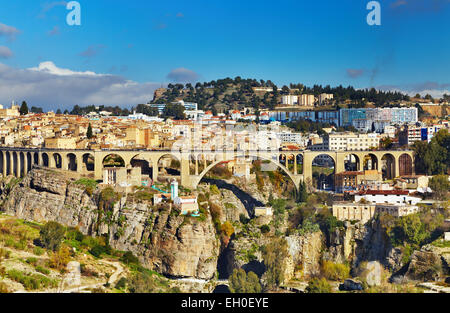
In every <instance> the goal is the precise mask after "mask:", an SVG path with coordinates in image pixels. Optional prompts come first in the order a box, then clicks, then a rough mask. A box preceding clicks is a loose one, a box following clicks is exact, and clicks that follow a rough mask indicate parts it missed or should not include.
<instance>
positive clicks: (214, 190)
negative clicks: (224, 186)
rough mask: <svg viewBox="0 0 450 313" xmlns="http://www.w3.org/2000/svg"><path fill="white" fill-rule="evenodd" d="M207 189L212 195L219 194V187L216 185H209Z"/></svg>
mask: <svg viewBox="0 0 450 313" xmlns="http://www.w3.org/2000/svg"><path fill="white" fill-rule="evenodd" d="M209 191H210V192H211V194H213V195H220V190H219V188H217V186H216V185H211V186H210V187H209Z"/></svg>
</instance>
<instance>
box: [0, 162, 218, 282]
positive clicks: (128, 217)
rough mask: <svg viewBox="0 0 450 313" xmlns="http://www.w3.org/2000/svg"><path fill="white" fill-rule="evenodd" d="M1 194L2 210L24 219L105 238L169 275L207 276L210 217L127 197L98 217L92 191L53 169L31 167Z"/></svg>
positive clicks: (212, 240) (213, 260) (213, 262)
mask: <svg viewBox="0 0 450 313" xmlns="http://www.w3.org/2000/svg"><path fill="white" fill-rule="evenodd" d="M2 196H3V197H4V203H3V211H4V212H5V213H7V214H10V215H14V216H16V217H18V218H21V219H25V220H33V221H37V222H46V221H56V222H58V223H61V224H63V225H66V226H70V227H78V228H79V230H80V231H81V232H82V233H84V234H86V235H93V236H95V235H105V234H107V235H108V236H109V242H110V245H111V246H112V247H113V248H115V249H118V250H123V251H132V252H133V254H135V255H136V256H138V257H139V259H140V261H141V262H142V263H143V265H144V266H146V267H148V268H150V269H154V270H156V271H158V272H159V273H162V274H165V275H169V276H174V277H195V278H200V279H210V278H212V277H213V276H214V275H215V272H216V267H217V258H218V254H219V242H218V240H217V238H216V232H215V229H214V226H213V224H212V221H211V217H210V216H206V218H205V219H204V220H199V219H194V218H185V217H183V216H179V213H178V212H177V211H175V210H173V209H171V208H170V207H159V208H154V207H152V206H150V205H148V204H146V203H135V202H134V201H129V200H127V198H126V197H125V198H122V199H121V201H119V202H118V203H116V204H115V205H114V208H113V210H112V212H111V216H110V217H109V218H108V219H106V218H105V216H104V214H103V216H102V217H101V218H100V221H99V211H98V205H97V198H98V194H95V193H94V195H92V196H89V195H88V194H87V193H86V192H85V189H84V187H83V186H80V185H77V184H75V183H73V182H71V181H69V180H68V179H67V178H66V177H65V176H64V174H61V173H59V172H56V171H49V170H41V169H34V170H33V171H32V172H30V173H29V175H27V176H26V177H25V178H24V179H23V181H22V182H20V183H18V184H16V185H15V186H14V187H13V188H12V190H11V192H10V193H9V196H7V197H6V196H5V195H2Z"/></svg>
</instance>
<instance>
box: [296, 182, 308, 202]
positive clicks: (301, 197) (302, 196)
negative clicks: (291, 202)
mask: <svg viewBox="0 0 450 313" xmlns="http://www.w3.org/2000/svg"><path fill="white" fill-rule="evenodd" d="M307 201H308V190H307V187H306V183H305V182H304V181H302V182H301V183H300V186H299V188H298V196H297V202H299V203H303V202H307Z"/></svg>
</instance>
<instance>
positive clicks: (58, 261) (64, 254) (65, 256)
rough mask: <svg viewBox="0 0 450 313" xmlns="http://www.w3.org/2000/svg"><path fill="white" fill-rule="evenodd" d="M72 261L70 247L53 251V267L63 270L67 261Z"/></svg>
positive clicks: (51, 262) (51, 260) (51, 265)
mask: <svg viewBox="0 0 450 313" xmlns="http://www.w3.org/2000/svg"><path fill="white" fill-rule="evenodd" d="M69 261H70V250H69V248H68V247H63V248H61V249H60V250H58V251H56V252H53V253H52V255H51V256H50V260H49V264H50V267H51V268H55V269H57V270H60V271H63V270H65V268H66V266H67V263H69Z"/></svg>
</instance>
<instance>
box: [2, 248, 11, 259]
mask: <svg viewBox="0 0 450 313" xmlns="http://www.w3.org/2000/svg"><path fill="white" fill-rule="evenodd" d="M10 256H11V251H9V250H6V249H3V248H0V261H2V260H7V259H9V257H10Z"/></svg>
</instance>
